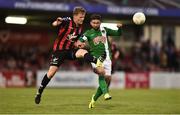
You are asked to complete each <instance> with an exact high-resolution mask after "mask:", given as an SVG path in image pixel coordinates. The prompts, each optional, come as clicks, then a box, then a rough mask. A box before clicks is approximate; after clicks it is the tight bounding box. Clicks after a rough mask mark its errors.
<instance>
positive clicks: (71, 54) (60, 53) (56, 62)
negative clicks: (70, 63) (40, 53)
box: [50, 49, 78, 67]
mask: <svg viewBox="0 0 180 115" xmlns="http://www.w3.org/2000/svg"><path fill="white" fill-rule="evenodd" d="M77 50H78V49H74V50H57V51H54V52H53V53H52V55H51V60H50V65H51V66H52V65H53V66H57V67H59V66H60V65H61V64H62V63H63V62H64V60H75V59H76V56H75V53H76V52H77Z"/></svg>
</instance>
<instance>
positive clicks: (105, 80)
mask: <svg viewBox="0 0 180 115" xmlns="http://www.w3.org/2000/svg"><path fill="white" fill-rule="evenodd" d="M90 25H91V27H92V28H91V29H89V30H87V31H86V32H85V33H84V35H83V36H82V37H80V38H79V43H78V44H79V46H80V47H81V46H83V45H84V43H85V41H88V43H89V46H90V52H91V54H92V55H93V56H95V57H99V56H101V55H102V54H103V53H104V52H106V59H105V60H104V62H103V69H104V74H102V69H100V68H99V67H96V65H95V64H93V63H92V67H93V68H94V72H95V73H97V74H98V75H99V87H98V89H97V92H96V94H95V95H93V96H92V99H91V102H90V103H89V108H93V107H94V104H95V101H96V100H97V99H98V98H99V97H100V96H101V95H102V94H104V98H105V100H109V99H111V96H110V95H109V93H108V87H109V85H110V81H111V71H112V62H111V58H112V56H111V47H110V43H109V40H108V36H120V35H121V33H122V30H121V27H122V24H117V27H118V30H112V29H109V28H106V27H101V26H100V25H101V16H100V15H98V14H93V15H92V16H91V19H90ZM80 44H81V45H80Z"/></svg>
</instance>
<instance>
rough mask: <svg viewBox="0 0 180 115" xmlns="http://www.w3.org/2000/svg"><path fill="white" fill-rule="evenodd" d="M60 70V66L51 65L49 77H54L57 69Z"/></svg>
mask: <svg viewBox="0 0 180 115" xmlns="http://www.w3.org/2000/svg"><path fill="white" fill-rule="evenodd" d="M57 70H58V67H55V66H51V67H50V69H49V71H48V73H47V76H48V77H49V78H52V77H53V76H54V74H55V73H56V71H57Z"/></svg>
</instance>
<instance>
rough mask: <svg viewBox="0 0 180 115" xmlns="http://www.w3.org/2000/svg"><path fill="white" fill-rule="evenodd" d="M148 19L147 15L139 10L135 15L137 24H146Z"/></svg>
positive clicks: (134, 18) (134, 19) (134, 20)
mask: <svg viewBox="0 0 180 115" xmlns="http://www.w3.org/2000/svg"><path fill="white" fill-rule="evenodd" d="M145 21H146V16H145V15H144V13H142V12H137V13H135V14H134V15H133V22H134V23H135V24H136V25H141V24H144V23H145Z"/></svg>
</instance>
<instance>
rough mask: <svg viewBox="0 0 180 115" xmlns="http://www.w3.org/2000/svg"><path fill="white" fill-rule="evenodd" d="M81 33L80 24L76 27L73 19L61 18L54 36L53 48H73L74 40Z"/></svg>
mask: <svg viewBox="0 0 180 115" xmlns="http://www.w3.org/2000/svg"><path fill="white" fill-rule="evenodd" d="M81 35H82V25H80V26H79V27H76V24H75V23H74V21H73V20H72V19H71V18H70V17H67V18H63V21H62V23H61V24H60V25H59V26H58V37H57V38H56V40H55V42H54V46H53V50H54V51H56V50H69V49H73V48H74V42H76V41H77V40H78V37H80V36H81Z"/></svg>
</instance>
